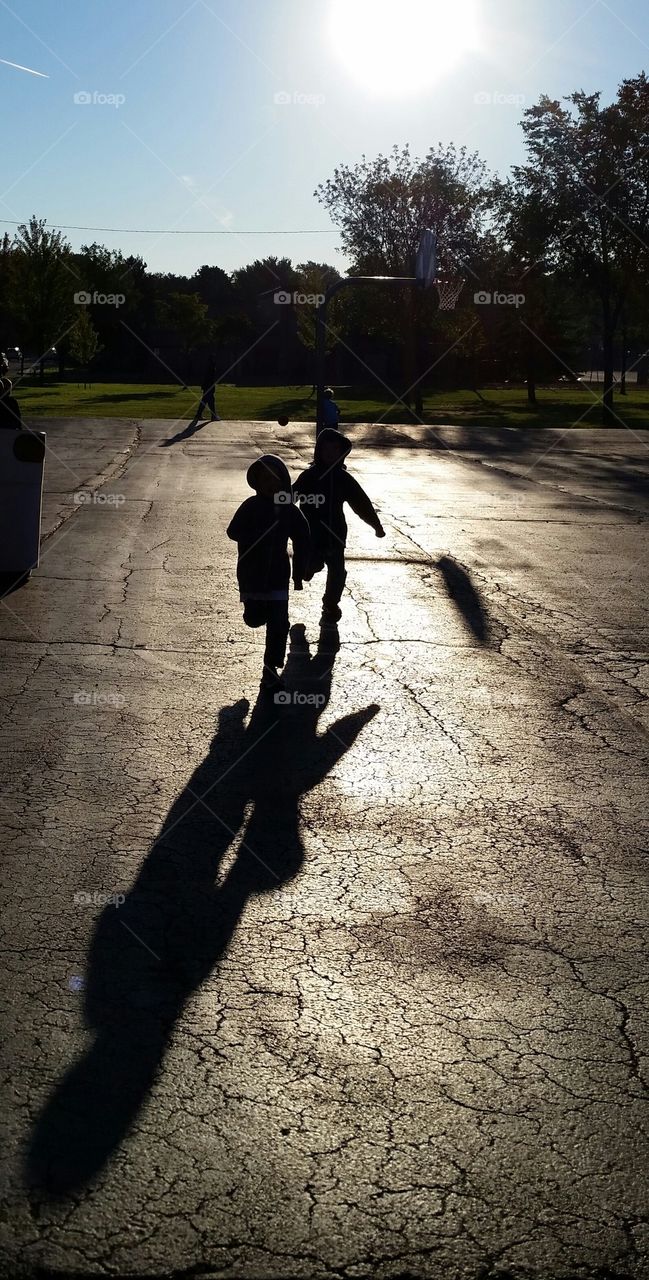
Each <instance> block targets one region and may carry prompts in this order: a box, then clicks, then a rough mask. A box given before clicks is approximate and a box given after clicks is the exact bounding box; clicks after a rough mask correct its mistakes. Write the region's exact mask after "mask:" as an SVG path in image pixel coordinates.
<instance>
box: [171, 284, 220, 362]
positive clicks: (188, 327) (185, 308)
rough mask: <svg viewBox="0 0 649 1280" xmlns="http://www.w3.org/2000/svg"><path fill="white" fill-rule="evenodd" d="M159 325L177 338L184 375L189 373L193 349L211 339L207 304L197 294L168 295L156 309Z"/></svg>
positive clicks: (211, 331) (210, 323)
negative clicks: (183, 357)
mask: <svg viewBox="0 0 649 1280" xmlns="http://www.w3.org/2000/svg"><path fill="white" fill-rule="evenodd" d="M158 316H159V320H160V323H161V324H163V325H165V326H166V327H167V328H169V329H172V330H173V331H174V332H175V333H176V334H177V336H178V339H179V342H180V345H181V346H182V348H183V352H184V356H185V373H186V375H187V376H189V374H190V372H191V354H192V351H193V350H194V348H195V347H197V346H199V345H200V344H201V343H203V342H209V341H210V340H211V338H212V334H213V328H212V322H211V320H210V318H209V316H208V314H207V303H206V302H202V301H201V298H200V297H199V295H198V294H197V293H170V294H169V297H168V298H167V300H166V302H161V303H160V304H159V307H158Z"/></svg>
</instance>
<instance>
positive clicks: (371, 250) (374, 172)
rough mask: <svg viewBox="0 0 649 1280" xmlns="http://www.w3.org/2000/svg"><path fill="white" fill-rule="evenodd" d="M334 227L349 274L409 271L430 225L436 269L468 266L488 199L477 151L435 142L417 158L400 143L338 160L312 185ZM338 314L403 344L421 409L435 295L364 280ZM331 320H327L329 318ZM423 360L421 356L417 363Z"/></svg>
mask: <svg viewBox="0 0 649 1280" xmlns="http://www.w3.org/2000/svg"><path fill="white" fill-rule="evenodd" d="M315 195H316V197H317V199H318V200H320V202H321V203H322V204H324V206H325V207H326V209H327V210H328V211H329V213H330V215H331V217H332V219H333V221H334V222H335V224H336V225H337V226H338V227H339V228H340V232H341V238H342V245H343V249H344V251H345V252H346V253H347V254H348V255H349V257H350V258H351V261H352V269H351V272H350V274H352V275H390V276H411V275H413V274H414V267H415V258H416V253H417V246H418V244H419V240H420V237H421V233H422V231H423V230H424V229H425V228H426V227H432V228H434V229H435V230H436V231H437V234H438V242H439V265H438V274H439V275H440V276H441V277H447V276H457V275H464V274H467V273H470V272H471V271H472V270H473V266H472V263H473V262H474V261H475V259H476V257H477V255H478V248H479V243H480V236H481V231H482V224H483V220H484V215H485V211H486V208H487V204H488V196H489V182H488V180H487V173H486V169H485V166H484V164H483V162H482V161H481V160H480V158H479V157H478V155H477V154H476V153H471V152H468V151H467V150H466V148H464V147H460V148H456V147H455V146H454V145H453V144H449V145H447V146H444V145H443V144H441V143H439V144H437V145H436V146H433V147H431V148H430V149H429V151H428V152H427V154H426V155H425V156H424V157H423V159H417V158H414V157H413V156H411V154H410V149H409V147H407V146H404V147H401V148H400V147H396V146H395V147H393V149H392V151H391V152H390V154H389V155H388V156H384V155H379V156H377V157H376V159H374V160H367V159H366V158H365V157H363V159H362V161H361V162H360V163H358V164H355V165H351V166H350V165H342V166H340V167H339V168H337V169H335V170H334V173H333V175H332V177H331V178H329V179H328V180H327V181H326V182H324V183H322V184H321V185H320V186H319V187H318V188H317V189H316V192H315ZM339 315H340V316H345V315H346V316H347V319H348V321H349V320H352V317H353V320H352V324H353V327H354V328H355V329H356V330H357V332H361V333H362V332H365V333H369V334H374V335H376V336H380V337H382V338H383V339H384V340H387V341H389V342H392V343H398V344H400V345H401V346H402V350H403V374H404V380H405V388H406V389H405V392H404V398H405V399H406V401H407V402H408V401H409V400H410V394H411V391H412V393H413V395H414V399H415V408H416V410H417V412H421V409H422V403H421V386H420V383H421V380H422V378H423V376H424V372H425V368H426V367H429V366H430V364H432V363H434V361H433V360H428V365H427V364H426V361H427V352H428V354H429V355H430V344H429V343H428V342H427V337H426V335H432V334H433V332H434V331H435V329H437V333H440V332H441V333H443V332H444V328H445V327H447V321H446V319H445V318H436V301H435V299H434V298H433V297H432V296H431V293H430V292H429V293H428V295H413V292H412V288H411V286H405V288H404V290H399V291H398V292H395V290H394V288H390V289H389V290H386V289H385V288H383V287H381V286H367V287H363V291H362V293H361V292H360V291H358V293H357V295H356V296H355V297H354V298H353V299H346V300H345V304H344V306H343V308H341V310H340V312H339ZM332 327H333V326H332ZM422 362H423V363H422Z"/></svg>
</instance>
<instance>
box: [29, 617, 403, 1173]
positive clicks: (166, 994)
mask: <svg viewBox="0 0 649 1280" xmlns="http://www.w3.org/2000/svg"><path fill="white" fill-rule="evenodd" d="M337 648H338V643H337V632H336V631H335V628H334V629H331V628H329V629H327V630H326V631H323V632H322V633H321V636H320V643H319V645H318V652H317V653H316V654H315V655H314V656H313V657H312V656H311V655H310V654H309V650H308V646H307V645H306V641H305V639H304V628H302V627H294V628H293V629H292V632H291V652H290V654H289V661H288V664H287V669H286V680H287V686H288V689H289V690H298V691H299V697H300V699H301V700H300V701H298V702H295V701H293V703H292V704H291V705H290V706H288V705H285V706H283V705H276V704H275V703H274V701H273V699H272V698H271V699H269V698H268V696H267V695H266V696H265V697H260V698H259V699H258V701H257V703H256V705H255V707H254V709H253V712H252V715H251V718H250V721H249V723H248V725H247V726H246V725H245V723H244V721H245V717H246V714H247V712H248V710H249V704H248V702H247V701H246V700H245V699H243V700H241V701H240V702H237V703H235V704H234V706H228V707H224V708H223V709H222V710H221V712H220V713H219V719H218V731H217V733H216V735H215V737H214V739H213V741H212V743H211V747H210V750H209V753H208V755H207V757H206V758H205V759H204V760H203V761H202V763H201V764H200V765H199V767H198V768H197V769H196V771H195V773H194V774H193V776H192V778H191V780H190V781H189V783H188V784H187V785H186V786H185V787H184V788H183V790H182V792H181V793H180V795H179V796H178V798H177V800H176V801H175V802H174V804H173V805H172V807H171V809H170V811H169V813H168V815H167V818H166V820H165V822H164V825H163V827H162V830H161V832H160V835H159V836H158V838H157V839H156V841H155V843H154V845H153V846H152V848H151V850H150V852H149V854H148V856H147V858H146V860H145V862H144V864H143V866H142V869H141V871H140V874H139V875H138V878H137V880H136V882H135V884H134V885H133V887H132V889H131V890H130V892H129V893H128V895H127V896H126V900H125V902H124V903H123V905H122V906H121V907H115V906H109V907H107V908H106V909H105V910H104V912H103V913H102V915H101V917H100V918H99V921H98V923H97V926H96V929H95V933H94V935H93V938H92V942H91V945H90V949H89V957H88V965H87V973H86V991H85V1010H84V1012H85V1017H86V1021H87V1024H88V1026H89V1027H91V1028H93V1029H94V1031H95V1033H96V1034H95V1040H94V1042H93V1044H92V1045H91V1046H90V1048H89V1049H88V1050H87V1052H86V1053H84V1055H83V1056H82V1057H81V1058H80V1060H79V1061H78V1062H76V1063H75V1064H74V1065H73V1066H72V1067H71V1068H70V1070H69V1071H68V1072H67V1074H66V1075H65V1077H64V1078H63V1079H62V1080H61V1082H60V1083H59V1084H58V1085H57V1086H56V1087H55V1089H54V1092H53V1093H52V1095H51V1096H50V1098H49V1099H48V1101H47V1102H46V1104H45V1107H44V1109H43V1111H42V1113H41V1115H40V1116H39V1118H38V1120H37V1121H36V1125H35V1128H34V1132H33V1135H32V1137H31V1141H30V1144H29V1149H28V1152H27V1156H26V1170H25V1177H26V1181H27V1184H28V1185H29V1186H30V1187H32V1188H35V1189H38V1190H40V1191H41V1192H42V1193H45V1194H46V1195H47V1196H50V1197H52V1198H58V1197H61V1196H65V1195H69V1194H70V1193H71V1192H73V1191H75V1190H76V1189H78V1188H80V1187H83V1186H84V1185H85V1184H87V1183H88V1182H89V1181H90V1180H91V1179H92V1178H93V1177H95V1175H97V1174H98V1173H99V1171H100V1170H101V1169H102V1168H103V1166H104V1165H105V1164H106V1162H107V1160H108V1159H109V1157H110V1156H111V1154H112V1153H113V1152H114V1151H115V1150H116V1148H117V1147H118V1146H119V1144H120V1143H121V1142H122V1140H123V1139H124V1137H125V1136H126V1135H127V1133H128V1132H129V1130H130V1128H131V1126H132V1125H133V1123H134V1121H135V1119H136V1117H137V1115H138V1113H139V1111H140V1109H141V1107H142V1106H143V1104H144V1102H145V1101H146V1098H147V1095H148V1093H149V1090H150V1089H151V1087H152V1085H153V1083H154V1082H155V1080H156V1077H157V1075H158V1074H159V1072H160V1069H161V1065H162V1062H163V1059H164V1055H165V1051H166V1049H167V1047H168V1045H169V1043H170V1041H171V1038H172V1035H173V1031H174V1026H175V1024H176V1022H177V1021H178V1019H179V1017H180V1015H181V1014H182V1011H183V1008H184V1006H185V1003H186V1001H187V1000H188V998H189V997H190V995H191V994H192V992H194V991H195V990H196V989H197V988H198V987H199V986H200V985H201V983H203V982H204V981H205V980H206V979H207V978H208V977H209V976H210V974H211V973H212V971H213V969H214V967H215V965H216V964H217V962H218V961H219V959H220V958H221V957H222V956H223V954H224V953H225V951H226V950H227V947H228V944H229V943H230V941H231V939H232V937H233V935H234V933H235V931H236V928H237V925H238V923H239V921H240V919H241V916H242V913H243V911H244V908H245V906H246V903H247V902H248V900H249V899H250V898H251V897H252V896H253V895H255V894H259V893H268V892H272V891H273V890H277V889H278V888H281V886H282V885H285V884H287V883H288V882H289V881H290V880H292V879H293V877H294V876H296V875H297V874H298V872H299V871H300V869H301V867H302V864H303V860H304V848H303V845H302V840H301V836H300V813H299V802H300V798H301V796H303V795H306V794H307V792H309V791H311V790H312V789H313V788H314V787H316V786H317V785H318V784H319V783H320V782H322V780H323V779H324V778H325V777H326V776H327V774H328V773H330V771H331V770H332V769H333V768H334V766H335V765H336V764H337V763H338V761H339V760H340V759H341V758H342V756H344V754H345V752H346V751H348V750H349V748H350V747H351V746H352V745H353V743H354V742H355V740H356V738H357V737H358V735H359V734H360V732H361V731H362V729H363V727H364V726H365V725H366V724H367V723H368V722H369V721H370V720H371V719H372V717H373V716H374V715H375V714H376V712H377V711H378V707H377V706H376V705H371V706H368V707H365V708H364V709H363V710H361V711H356V712H353V713H352V714H350V715H347V716H343V717H342V718H341V719H339V720H338V721H336V723H335V724H333V725H331V726H330V727H329V728H328V729H327V731H326V732H325V733H324V734H322V735H318V733H317V727H318V720H319V717H320V716H321V715H322V712H323V711H324V709H325V707H326V705H327V702H328V701H329V696H330V692H331V679H332V669H333V663H334V661H335V656H336V650H337ZM305 698H310V699H311V700H310V701H305ZM242 829H243V834H242V838H240V837H239V834H238V833H240V832H241V831H242ZM237 841H239V848H238V852H237V853H236V856H235V857H234V860H233V862H232V864H231V866H230V868H229V870H227V871H226V873H225V875H224V876H223V877H222V878H221V881H220V883H215V881H216V880H217V878H218V868H219V864H220V863H221V861H222V860H223V858H224V856H225V855H226V853H227V852H228V850H229V849H230V847H231V846H233V847H234V846H235V845H236V843H237Z"/></svg>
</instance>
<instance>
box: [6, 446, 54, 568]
mask: <svg viewBox="0 0 649 1280" xmlns="http://www.w3.org/2000/svg"><path fill="white" fill-rule="evenodd" d="M44 462H45V432H44V431H14V430H13V429H12V428H4V429H2V430H0V573H13V572H14V571H16V572H17V571H22V572H26V571H27V570H29V569H35V568H37V566H38V561H39V553H40V541H41V509H42V504H43V470H44Z"/></svg>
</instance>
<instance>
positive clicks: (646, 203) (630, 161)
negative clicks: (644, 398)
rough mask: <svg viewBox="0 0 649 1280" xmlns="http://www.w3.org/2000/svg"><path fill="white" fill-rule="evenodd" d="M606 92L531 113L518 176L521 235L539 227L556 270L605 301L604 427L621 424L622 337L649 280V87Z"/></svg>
mask: <svg viewBox="0 0 649 1280" xmlns="http://www.w3.org/2000/svg"><path fill="white" fill-rule="evenodd" d="M600 98H601V95H600V94H599V93H594V94H586V93H583V92H579V93H573V94H571V95H570V96H569V97H568V98H567V99H566V100H565V101H566V102H567V103H568V104H569V105H568V106H567V107H563V106H561V104H560V102H557V101H553V100H552V99H550V98H548V97H546V96H543V97H542V98H541V99H540V101H539V103H538V104H537V105H536V106H534V107H531V108H530V109H529V110H527V111H526V112H525V119H524V121H523V126H522V127H523V131H524V134H525V144H526V148H527V153H528V163H527V164H526V165H521V166H517V167H516V168H515V169H514V171H513V178H512V188H513V191H514V193H515V204H516V210H517V212H516V221H517V225H518V230H519V232H521V231H523V232H525V229H527V233H528V235H530V229H532V228H534V229H535V230H534V234H533V235H531V242H532V243H533V244H534V245H536V246H537V247H538V246H539V245H542V251H543V256H544V258H545V261H546V263H547V264H548V266H549V267H550V268H551V269H555V270H557V271H559V272H561V273H564V274H565V275H566V276H569V278H570V279H571V281H572V284H573V287H574V288H575V289H577V290H581V291H582V292H583V291H591V292H592V293H593V294H594V295H595V296H596V298H597V299H598V303H599V310H600V324H601V338H602V350H603V364H604V397H603V420H604V422H605V423H607V424H612V423H613V422H614V421H615V417H616V415H615V413H614V409H613V378H614V368H615V340H616V335H617V333H618V329H619V326H620V321H621V318H622V315H623V311H624V307H625V303H626V301H627V299H628V298H629V296H630V294H631V292H632V290H633V288H634V284H635V282H637V280H638V278H639V277H641V278H642V279H643V280H646V279H647V275H648V274H649V81H648V80H647V77H646V75H645V74H644V73H642V74H641V75H639V76H637V77H636V78H635V79H630V80H625V81H623V83H622V84H621V86H620V88H619V89H618V93H617V97H616V100H615V101H614V102H613V103H612V104H611V105H610V106H606V107H602V106H601V105H600Z"/></svg>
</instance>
